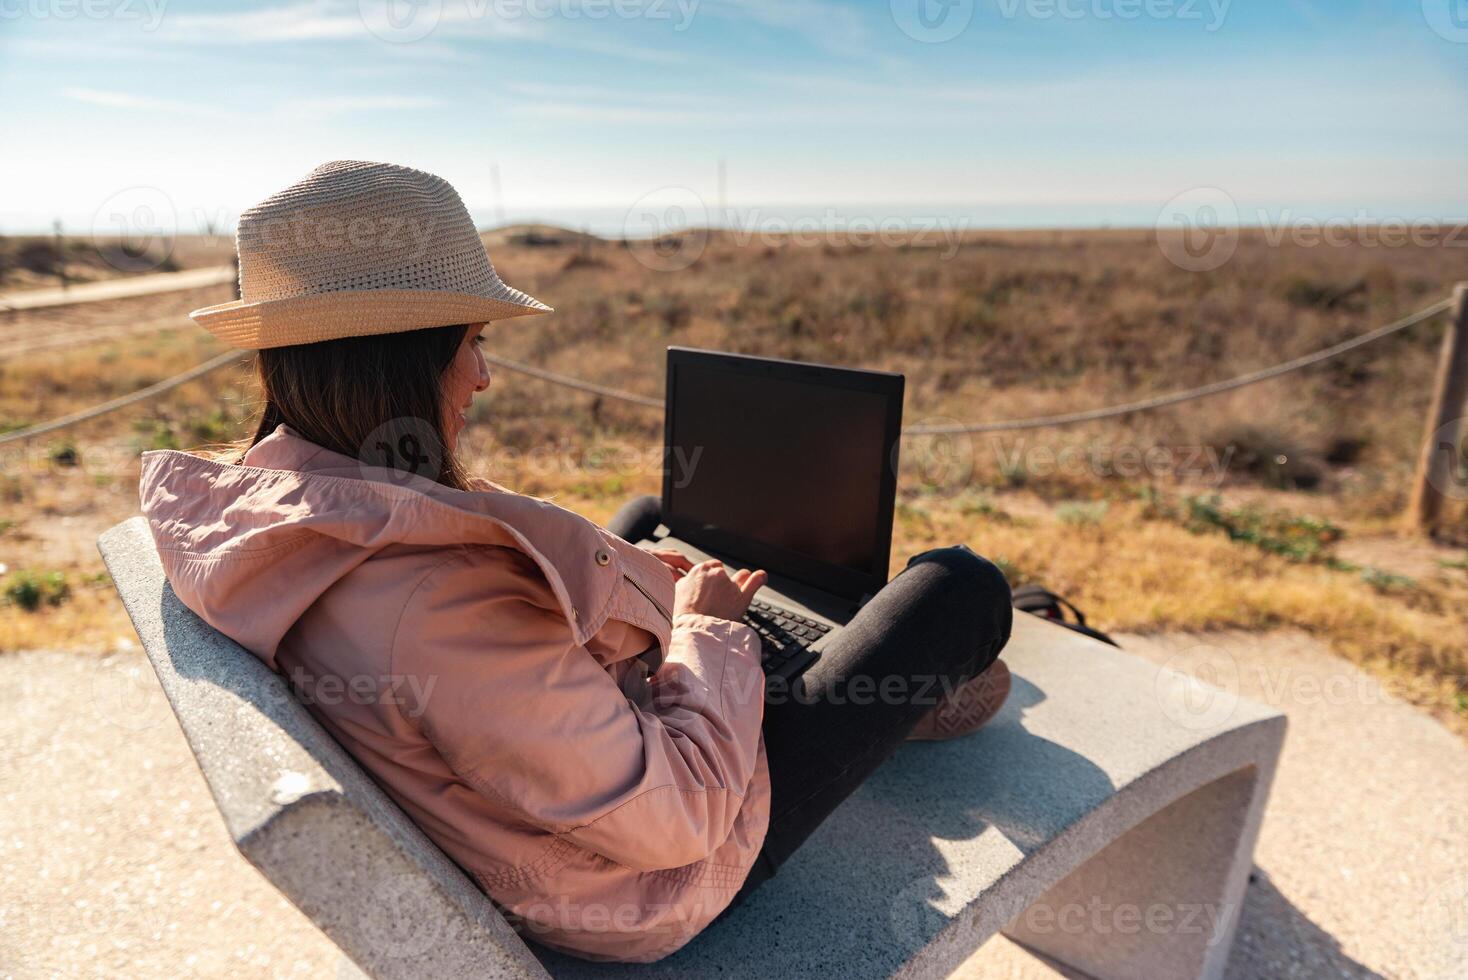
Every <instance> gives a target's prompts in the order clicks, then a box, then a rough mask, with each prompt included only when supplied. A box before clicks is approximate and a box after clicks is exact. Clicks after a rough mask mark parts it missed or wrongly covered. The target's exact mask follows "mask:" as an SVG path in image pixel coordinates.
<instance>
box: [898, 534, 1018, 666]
mask: <svg viewBox="0 0 1468 980" xmlns="http://www.w3.org/2000/svg"><path fill="white" fill-rule="evenodd" d="M907 568H908V571H909V572H913V573H916V574H919V575H922V576H923V578H924V579H925V582H924V591H929V592H930V593H931V594H932V597H933V599H934V601H936V602H938V603H940V604H941V605H942V607H943V608H944V609H945V610H946V612H947V614H948V615H950V616H962V617H966V618H967V619H968V620H969V626H970V629H971V630H972V632H973V635H974V636H976V637H977V638H979V640H980V641H981V642H985V643H986V644H987V646H988V650H987V651H986V652H985V653H984V654H983V656H982V658H981V660H982V662H981V663H980V665H979V669H980V670H982V669H983V668H984V667H987V666H988V665H989V664H990V663H992V662H993V660H994V659H995V658H996V657H998V656H999V651H1000V650H1002V649H1003V648H1004V644H1005V643H1007V642H1008V641H1009V634H1010V630H1011V628H1012V627H1013V623H1014V609H1013V607H1012V605H1011V601H1012V596H1011V595H1010V589H1009V581H1008V580H1007V579H1006V578H1005V577H1004V573H1003V572H1002V571H1000V570H999V566H998V565H995V564H994V563H993V562H992V561H990V560H989V559H987V558H985V557H983V556H982V555H978V554H975V553H974V552H973V551H971V550H970V549H969V548H968V547H966V546H965V545H954V546H951V547H947V548H934V549H933V550H931V551H925V552H923V553H922V554H919V555H915V556H913V557H912V558H911V559H910V560H909V561H908V563H907Z"/></svg>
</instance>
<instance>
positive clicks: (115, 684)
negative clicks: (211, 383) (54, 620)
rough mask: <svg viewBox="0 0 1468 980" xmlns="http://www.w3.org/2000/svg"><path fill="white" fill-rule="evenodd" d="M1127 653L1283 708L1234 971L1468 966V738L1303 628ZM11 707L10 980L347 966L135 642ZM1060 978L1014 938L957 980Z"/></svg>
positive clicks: (3, 681) (6, 799)
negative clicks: (254, 837)
mask: <svg viewBox="0 0 1468 980" xmlns="http://www.w3.org/2000/svg"><path fill="white" fill-rule="evenodd" d="M1125 642H1126V645H1127V647H1128V649H1130V650H1132V651H1133V652H1135V653H1137V654H1138V655H1140V656H1143V657H1147V658H1149V659H1152V660H1155V661H1158V662H1164V661H1171V662H1172V664H1173V666H1179V667H1182V668H1183V669H1186V668H1187V667H1188V666H1189V665H1203V664H1206V665H1209V666H1211V667H1212V668H1214V669H1217V668H1219V667H1220V665H1222V667H1223V668H1225V669H1226V670H1227V669H1233V670H1236V676H1237V677H1238V689H1239V691H1240V692H1241V693H1243V694H1244V695H1246V696H1250V697H1254V698H1258V699H1261V700H1265V701H1269V702H1271V703H1274V704H1277V705H1278V706H1279V707H1281V708H1282V709H1284V710H1285V711H1287V712H1288V713H1289V715H1290V725H1291V728H1290V734H1289V738H1288V741H1287V743H1286V749H1285V757H1284V761H1283V764H1282V767H1281V770H1280V773H1279V778H1278V780H1277V782H1276V785H1275V789H1274V795H1273V798H1272V801H1271V807H1270V811H1269V814H1268V817H1267V818H1266V821H1265V826H1264V832H1263V837H1262V839H1261V841H1260V845H1259V850H1258V855H1257V858H1258V865H1259V868H1260V871H1261V874H1260V875H1259V880H1258V881H1257V882H1256V883H1255V884H1254V885H1253V886H1251V888H1250V893H1249V897H1248V902H1247V905H1246V908H1245V913H1244V918H1243V923H1242V927H1241V932H1240V936H1239V941H1238V943H1237V945H1236V946H1235V949H1234V953H1233V956H1232V959H1231V961H1230V968H1229V973H1228V975H1229V977H1230V978H1234V980H1243V978H1266V977H1267V978H1278V977H1302V978H1315V977H1326V976H1331V977H1350V978H1364V977H1375V976H1388V977H1410V978H1427V980H1439V978H1441V980H1447V978H1449V977H1453V978H1456V977H1461V976H1464V975H1468V834H1465V829H1468V828H1465V824H1468V747H1465V746H1464V745H1463V743H1462V742H1461V741H1459V740H1458V739H1456V738H1455V737H1453V736H1452V735H1450V734H1449V733H1448V732H1447V731H1445V730H1444V729H1443V728H1442V727H1441V726H1439V725H1438V724H1436V723H1435V722H1433V721H1431V720H1430V719H1428V718H1426V717H1424V716H1423V715H1421V714H1420V713H1418V712H1417V711H1415V710H1413V709H1411V708H1409V707H1406V706H1404V705H1402V704H1399V703H1396V702H1394V701H1392V700H1391V699H1390V698H1388V697H1386V696H1385V694H1384V692H1383V691H1382V689H1381V687H1380V686H1379V685H1377V684H1376V683H1375V682H1374V681H1372V680H1371V679H1370V678H1368V677H1366V675H1364V674H1362V673H1361V672H1359V671H1357V670H1356V669H1355V668H1353V667H1351V666H1350V665H1348V664H1345V663H1343V662H1342V661H1340V660H1339V659H1337V658H1335V657H1332V656H1331V655H1330V654H1329V653H1328V652H1327V651H1325V650H1324V649H1322V648H1321V647H1320V646H1319V645H1318V644H1315V643H1314V642H1312V641H1310V640H1309V639H1308V638H1305V637H1301V636H1298V635H1293V634H1273V635H1270V636H1266V637H1255V636H1238V635H1218V634H1214V635H1208V636H1169V637H1157V638H1138V637H1131V638H1127V639H1126V641H1125ZM1174 657H1176V658H1178V659H1175V660H1174V659H1173V658H1174ZM1225 679H1226V678H1225ZM0 704H3V705H5V706H6V709H7V710H6V712H5V713H4V716H3V717H0V847H3V848H4V853H5V860H4V861H3V862H0V976H3V977H16V978H31V977H50V976H109V977H112V976H116V977H123V976H127V977H135V976H178V975H187V976H226V975H227V976H229V977H230V978H231V980H246V978H251V977H280V976H303V977H304V976H310V977H322V976H327V977H329V976H332V975H333V974H334V971H335V965H336V961H337V954H336V950H335V948H334V947H333V946H332V945H331V944H330V943H329V942H328V941H327V940H326V939H325V938H324V937H323V936H321V935H320V934H319V933H318V932H317V931H316V930H315V929H314V928H313V927H312V926H311V925H310V924H309V923H308V922H306V920H305V919H304V918H303V917H302V916H301V915H300V914H299V913H298V912H296V911H295V910H294V909H293V908H291V907H290V906H289V905H288V904H287V903H286V902H285V901H284V900H283V899H282V898H280V897H279V896H278V895H277V894H276V893H275V892H274V890H273V889H271V888H270V887H269V886H268V885H266V884H265V882H264V881H263V879H261V878H260V877H259V875H258V874H256V872H255V871H254V870H253V869H251V868H250V867H249V866H248V865H247V864H246V863H245V862H244V861H243V859H241V858H240V857H239V856H238V855H237V854H236V852H235V851H234V849H233V847H232V845H231V844H230V842H229V839H228V837H227V836H226V834H225V831H224V826H223V824H222V822H221V821H220V819H219V816H218V814H217V813H216V811H215V809H214V806H213V803H212V802H211V800H210V799H209V795H208V791H207V789H206V788H205V786H204V783H203V780H202V779H201V778H200V776H199V774H198V772H197V770H196V769H195V768H194V765H193V761H192V757H191V756H190V754H189V751H188V748H187V746H186V745H185V744H184V741H183V737H182V735H181V734H180V733H179V730H178V728H177V725H176V724H175V722H174V720H173V717H172V715H171V713H170V711H169V709H168V706H167V704H166V702H164V700H163V696H162V693H161V692H160V691H159V690H158V688H157V685H156V683H155V682H154V681H153V679H152V672H151V670H150V669H149V668H148V666H147V663H146V661H145V660H144V658H143V657H142V655H141V653H140V652H138V651H137V650H134V649H130V650H123V651H118V652H116V653H114V654H111V655H109V656H107V657H95V656H88V655H84V654H78V653H49V652H28V653H19V654H11V655H6V656H4V657H0ZM1057 975H1058V974H1056V973H1054V972H1053V971H1051V970H1049V969H1048V968H1046V967H1044V966H1043V965H1041V964H1040V963H1039V962H1038V961H1037V960H1035V959H1034V958H1033V957H1031V956H1030V955H1029V954H1028V953H1026V952H1024V951H1023V950H1020V949H1019V948H1018V947H1015V946H1014V945H1013V944H1010V943H1009V942H1008V941H1007V940H1004V939H996V940H994V941H993V942H991V943H990V944H988V945H987V946H986V947H985V948H984V949H982V950H981V951H980V952H979V953H978V954H977V955H976V956H975V957H974V958H973V959H972V960H971V961H970V962H969V963H968V964H966V965H965V967H964V968H963V970H962V971H961V973H960V976H963V977H966V978H978V977H980V976H982V977H986V978H987V977H1010V978H1015V980H1028V978H1040V977H1054V976H1057Z"/></svg>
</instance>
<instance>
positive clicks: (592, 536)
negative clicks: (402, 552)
mask: <svg viewBox="0 0 1468 980" xmlns="http://www.w3.org/2000/svg"><path fill="white" fill-rule="evenodd" d="M142 459H143V462H142V479H141V482H140V486H139V491H140V495H141V498H142V510H143V514H144V516H145V517H146V518H147V520H148V526H149V528H150V529H151V530H152V533H153V541H154V543H155V544H156V545H157V547H158V553H159V556H160V558H161V559H162V562H163V567H164V570H165V572H166V573H167V576H168V580H169V582H170V584H172V586H173V588H174V591H175V592H176V593H177V594H178V597H179V599H180V600H182V601H183V603H184V604H185V605H186V606H188V607H189V608H190V609H192V610H194V611H195V612H196V613H198V614H199V615H200V616H201V617H202V618H203V619H204V620H205V621H206V622H208V623H209V624H210V625H211V626H213V627H214V628H215V629H218V630H220V631H221V632H223V633H225V634H227V635H229V636H232V637H234V638H235V639H236V640H237V641H238V642H239V643H240V644H241V645H243V646H244V647H246V648H247V649H249V650H250V651H251V652H252V653H254V654H255V655H256V656H258V657H260V658H261V659H262V660H264V661H265V662H266V663H267V664H268V665H269V666H270V667H271V668H272V669H275V667H276V663H275V653H276V649H277V648H278V646H279V644H280V641H281V639H282V638H283V637H284V636H285V634H286V633H287V632H288V631H289V630H290V628H291V627H292V626H293V625H294V624H295V623H296V621H297V620H298V619H299V618H300V616H301V615H302V614H303V613H304V612H305V611H306V610H307V609H308V608H309V607H310V606H311V605H312V603H314V602H315V601H316V600H317V599H318V598H319V597H320V596H321V595H322V594H323V593H324V592H326V590H328V589H330V588H331V587H332V586H333V585H334V584H335V583H337V582H338V581H340V580H341V579H342V577H343V576H345V575H347V574H348V573H349V572H351V571H352V570H353V569H355V568H356V567H357V566H358V565H360V564H362V563H363V562H365V561H367V560H369V559H370V558H372V557H373V556H374V555H375V554H376V553H378V552H379V551H381V550H382V549H384V548H387V547H390V546H394V545H406V546H422V547H433V546H456V545H476V544H477V545H499V546H505V547H511V548H515V549H517V550H519V551H521V552H523V553H524V554H526V555H527V556H529V557H530V558H531V559H533V560H534V561H535V562H536V564H537V565H538V566H539V567H540V570H541V572H542V573H543V574H544V575H545V578H546V580H547V582H549V584H550V587H551V590H552V591H553V593H554V594H555V596H556V598H557V600H559V602H560V603H561V607H562V612H563V613H564V614H565V617H566V621H567V622H568V623H570V624H571V628H572V632H573V634H574V636H575V639H576V642H577V643H585V642H587V640H588V639H589V638H590V637H591V636H593V635H594V634H595V633H596V632H597V630H599V629H600V628H601V626H602V624H603V623H604V622H605V620H606V618H607V615H608V607H609V605H610V601H611V598H612V594H613V592H614V589H615V585H616V583H617V581H618V580H619V579H620V577H621V576H620V574H611V575H608V574H606V573H607V572H608V571H611V572H620V565H621V563H622V562H624V561H632V562H635V561H636V560H637V559H635V558H633V557H631V556H630V555H628V554H627V552H628V551H632V552H636V553H637V554H638V555H644V554H645V553H644V552H641V551H640V550H639V549H626V548H618V547H616V546H614V544H613V541H614V539H612V536H611V535H610V534H609V533H608V532H606V531H603V530H602V529H601V528H599V527H597V526H596V525H595V524H593V523H591V522H590V521H588V520H586V519H584V518H582V517H580V516H578V515H576V514H573V513H571V512H570V511H567V510H564V509H563V508H560V507H557V506H556V505H554V504H551V503H548V502H546V501H542V500H537V499H535V498H533V497H526V496H522V495H520V494H516V493H512V492H510V491H507V490H504V489H502V488H499V487H496V486H495V485H494V484H491V483H489V482H487V481H477V482H476V487H477V488H478V489H475V490H472V491H462V490H454V489H451V488H449V487H445V486H442V485H441V484H438V483H434V482H433V481H431V480H427V479H423V478H420V477H414V476H407V475H404V474H402V473H400V472H397V471H393V470H388V469H384V468H381V467H374V466H368V465H366V464H363V463H360V462H358V461H357V460H355V459H351V458H349V457H347V456H343V455H341V454H339V453H335V452H332V451H330V450H327V449H323V448H322V447H320V446H317V445H315V444H314V443H311V442H309V441H307V440H305V439H303V438H301V437H300V436H299V435H297V434H296V433H294V432H293V431H291V430H290V429H289V428H288V427H287V426H284V425H282V426H280V427H279V428H278V429H276V430H275V432H273V433H272V434H271V435H269V436H267V437H266V438H265V439H262V440H261V441H260V442H259V443H257V444H256V445H255V446H254V447H253V448H251V449H250V451H249V452H248V453H247V454H246V455H245V458H244V461H243V463H241V464H238V465H236V464H229V463H222V462H216V461H213V460H208V459H203V458H201V457H198V456H194V455H191V454H189V453H184V452H179V451H175V450H166V451H155V452H147V453H144V454H143V458H142ZM602 551H605V552H607V554H608V555H609V556H610V560H611V564H612V565H613V567H612V568H611V569H607V568H599V567H598V564H597V561H596V560H593V558H592V556H593V555H598V556H599V554H600V552H602ZM646 558H647V560H648V561H649V562H656V561H657V559H656V558H654V557H653V556H651V555H646ZM598 572H599V573H601V574H598Z"/></svg>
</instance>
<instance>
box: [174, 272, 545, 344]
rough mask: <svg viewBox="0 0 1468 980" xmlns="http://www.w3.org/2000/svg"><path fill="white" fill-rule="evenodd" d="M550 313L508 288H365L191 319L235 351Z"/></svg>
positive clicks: (209, 309)
mask: <svg viewBox="0 0 1468 980" xmlns="http://www.w3.org/2000/svg"><path fill="white" fill-rule="evenodd" d="M550 312H552V310H551V308H550V307H549V306H546V305H545V304H544V303H542V302H540V300H538V299H535V298H534V297H532V296H528V295H526V294H525V293H522V292H520V291H519V290H518V289H511V288H510V287H508V286H506V287H505V294H504V295H503V296H480V295H477V294H474V293H450V292H440V291H437V290H426V289H362V290H348V291H341V292H333V293H317V294H314V295H311V296H294V297H291V298H289V299H275V300H264V301H259V302H249V301H246V300H235V301H234V302H232V303H220V304H218V305H216V306H206V307H204V308H203V309H201V310H194V311H193V312H192V313H190V314H189V316H190V318H192V319H193V321H194V322H195V323H197V324H199V325H200V326H202V327H204V328H205V329H207V330H208V331H209V332H210V333H212V334H214V336H216V337H218V338H219V339H220V340H222V341H224V343H226V344H228V345H230V346H231V347H241V348H244V349H246V350H260V349H262V348H266V347H288V346H292V345H295V344H314V343H317V342H318V341H322V340H339V339H341V338H343V337H371V336H376V335H379V334H385V333H401V332H403V331H406V330H422V329H425V328H427V327H446V326H450V325H452V324H458V323H485V322H488V321H490V320H507V319H509V318H511V317H517V316H533V315H535V314H538V313H550Z"/></svg>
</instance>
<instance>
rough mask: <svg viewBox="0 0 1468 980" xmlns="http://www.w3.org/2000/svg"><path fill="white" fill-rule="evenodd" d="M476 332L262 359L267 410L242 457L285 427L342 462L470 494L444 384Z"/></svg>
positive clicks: (405, 336)
mask: <svg viewBox="0 0 1468 980" xmlns="http://www.w3.org/2000/svg"><path fill="white" fill-rule="evenodd" d="M469 329H470V326H469V325H468V324H461V325H458V326H449V327H429V328H427V329H424V330H410V331H405V332H402V333H385V334H377V335H375V336H370V337H345V338H342V339H340V340H323V341H321V342H319V343H315V344H298V345H295V346H291V347H270V348H266V349H265V350H262V351H260V352H259V360H258V365H259V371H260V386H261V388H262V391H263V394H264V399H265V405H264V409H263V411H262V414H261V416H260V425H259V426H258V427H257V429H256V430H255V437H254V438H253V439H251V440H250V442H249V444H248V446H244V447H243V449H245V450H247V449H248V448H249V446H253V445H255V444H256V443H258V442H259V441H260V440H262V439H264V438H265V437H266V436H268V435H270V434H271V433H272V432H274V431H275V429H276V427H277V426H279V425H280V424H281V423H285V424H286V425H288V426H290V427H291V428H292V429H293V430H295V432H296V433H297V434H298V435H300V436H301V437H302V438H304V439H308V440H310V441H311V442H314V443H316V445H318V446H322V447H324V448H326V449H330V450H331V451H332V452H337V453H341V454H342V455H343V456H349V457H351V458H353V459H359V460H362V461H363V462H364V463H368V464H370V465H373V466H385V467H388V468H390V469H394V470H403V471H407V472H412V473H415V474H416V475H418V476H423V477H426V478H428V479H431V480H435V481H437V482H438V483H442V484H444V485H445V486H449V487H453V488H455V489H458V490H463V489H467V479H466V477H465V475H464V472H463V470H462V469H461V468H460V465H459V461H458V459H457V458H456V457H455V456H454V452H453V447H452V446H451V445H450V443H449V440H448V435H447V433H446V432H444V414H445V413H444V391H443V376H444V372H445V371H447V370H448V368H449V365H451V364H452V363H453V361H454V356H455V354H457V353H458V350H459V346H460V345H461V344H462V343H463V342H464V337H465V335H466V334H467V333H468V332H469ZM241 455H243V453H241Z"/></svg>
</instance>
